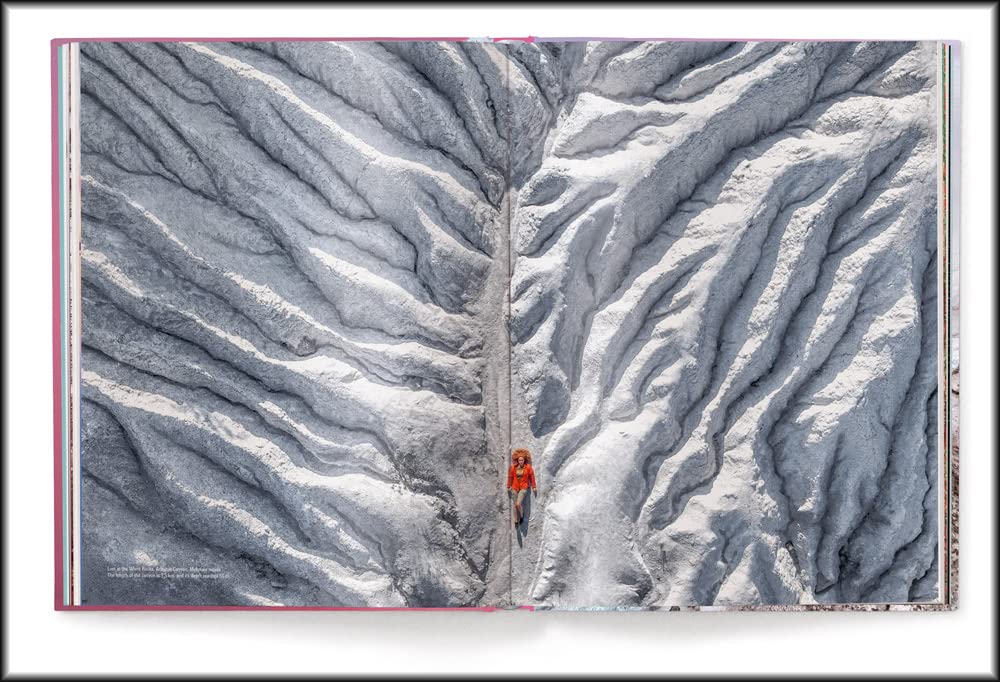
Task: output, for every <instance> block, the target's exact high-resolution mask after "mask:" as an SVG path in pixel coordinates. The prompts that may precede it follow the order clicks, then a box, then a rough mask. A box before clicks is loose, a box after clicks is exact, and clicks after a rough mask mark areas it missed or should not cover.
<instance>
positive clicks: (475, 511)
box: [82, 43, 937, 607]
mask: <svg viewBox="0 0 1000 682" xmlns="http://www.w3.org/2000/svg"><path fill="white" fill-rule="evenodd" d="M932 69H933V61H932V56H931V53H930V47H929V46H925V45H914V44H893V43H879V44H860V45H859V44H845V43H829V44H795V45H789V44H777V43H763V44H729V43H725V44H723V43H675V44H667V43H648V44H635V43H589V44H582V43H580V44H567V45H561V44H545V43H536V44H525V45H510V46H501V47H496V46H483V45H476V44H469V45H458V44H439V43H387V44H374V43H342V44H323V43H276V44H266V43H254V44H225V43H210V44H201V45H199V44H176V43H172V44H162V45H157V44H118V45H115V44H90V45H85V46H84V49H83V58H82V76H83V78H82V82H83V86H82V89H83V111H82V116H83V125H84V131H85V135H84V138H83V144H84V150H83V151H84V154H83V166H84V167H83V174H84V183H83V191H84V213H85V215H84V254H83V255H84V263H85V270H84V324H83V327H84V346H85V347H84V358H83V372H84V375H83V380H84V398H85V403H84V407H83V455H84V460H83V463H84V499H83V502H84V504H83V512H84V544H83V549H84V561H85V571H84V598H85V599H87V601H88V602H89V603H102V602H106V603H123V602H124V603H128V602H136V603H189V604H215V603H219V604H307V605H367V606H390V605H404V604H405V605H414V606H420V605H434V606H440V605H458V604H498V603H499V604H502V603H507V601H508V600H513V601H514V602H515V603H532V604H540V605H549V606H557V607H575V606H602V605H614V606H664V605H674V604H711V603H716V604H724V603H748V604H754V603H795V602H809V601H820V602H829V601H856V600H861V601H877V600H894V601H905V600H908V599H913V600H921V599H929V598H932V597H933V596H934V595H935V589H936V577H937V576H936V564H935V563H934V556H935V548H936V533H935V527H936V522H937V517H936V514H935V504H936V496H937V488H936V485H935V461H936V460H935V454H936V453H935V449H934V446H933V443H934V435H935V434H934V425H935V398H936V396H935V393H934V386H935V381H934V376H935V359H934V358H935V353H934V350H935V342H934V338H935V327H934V319H935V316H934V314H933V311H934V305H935V291H936V289H935V277H936V274H935V271H934V265H933V263H934V256H935V239H934V214H935V205H936V203H935V201H936V200H935V196H934V193H935V187H936V185H935V182H934V177H933V172H934V156H933V154H934V131H933V121H934V116H933V107H932V99H931V98H932V96H933V87H934V77H933V70H932ZM508 97H509V102H508V101H507V100H505V98H508ZM508 130H510V131H511V132H510V133H509V134H508V133H507V131H508ZM508 166H509V170H508ZM508 172H509V175H510V177H511V180H512V185H511V187H512V191H511V193H510V195H509V197H508V195H507V194H506V192H505V187H506V180H505V176H506V175H507V174H508ZM508 201H509V202H510V205H511V207H512V210H513V216H512V218H511V220H510V229H511V235H512V236H511V239H512V240H513V244H512V249H513V251H514V254H515V262H514V264H513V267H514V274H513V279H512V281H511V283H510V284H511V287H512V290H513V294H514V301H513V307H512V313H513V315H512V319H511V331H512V334H511V335H512V340H513V343H514V347H513V353H512V355H510V357H511V358H512V363H513V371H514V374H513V386H512V389H513V391H514V400H513V401H512V407H513V411H514V419H513V430H514V441H515V443H516V444H518V445H527V446H528V447H531V448H532V449H533V451H534V452H535V453H536V468H537V469H538V473H539V480H540V486H541V490H542V495H541V496H540V497H539V498H537V499H536V500H535V505H534V506H535V508H534V509H533V510H532V516H531V519H530V521H529V524H528V526H527V533H526V535H525V534H523V533H522V534H519V535H517V536H515V537H510V536H508V529H507V515H506V514H507V511H506V509H505V508H504V505H503V503H502V498H500V497H499V495H500V491H501V489H502V476H503V473H504V466H505V464H506V457H507V456H506V452H507V447H508V443H507V441H506V433H505V428H504V427H505V419H506V410H507V404H506V396H507V390H508V386H507V374H506V370H507V368H506V363H507V358H508V353H509V349H508V346H507V338H506V332H505V327H504V318H503V315H504V309H505V305H504V298H503V297H504V295H505V293H506V290H507V286H508V282H507V270H508V267H509V264H508V262H507V253H508V241H507V240H508V236H507V235H508V232H507V228H508V215H507V211H508V209H507V206H508V204H507V202H508ZM511 552H512V553H511ZM120 565H159V566H161V567H171V566H207V567H214V568H217V569H219V570H220V572H222V573H224V574H225V575H226V576H227V578H226V579H219V580H172V581H171V580H159V579H154V580H142V581H139V582H136V581H134V580H133V581H130V580H127V579H122V578H115V577H107V576H106V571H107V569H108V568H109V567H113V566H120Z"/></svg>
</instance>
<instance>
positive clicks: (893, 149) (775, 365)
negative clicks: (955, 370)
mask: <svg viewBox="0 0 1000 682" xmlns="http://www.w3.org/2000/svg"><path fill="white" fill-rule="evenodd" d="M512 49H513V50H514V52H515V53H516V55H517V61H518V68H517V69H515V70H512V73H514V72H515V71H516V73H517V74H518V75H519V76H523V77H524V79H525V81H526V82H528V83H530V84H531V87H528V86H525V88H524V92H527V93H529V94H533V101H534V102H535V103H536V107H535V108H534V109H532V108H530V107H526V106H523V105H520V104H517V102H516V100H515V106H514V107H513V112H514V118H515V121H517V119H518V116H519V115H521V116H523V117H525V120H524V121H523V122H522V127H523V128H524V129H526V130H529V129H530V130H537V131H538V133H537V137H536V141H535V147H536V149H537V154H535V155H533V156H531V157H530V158H528V157H525V159H524V165H523V166H522V167H521V168H519V169H516V172H515V173H514V175H515V186H514V187H513V192H514V196H512V198H511V202H512V211H513V214H512V215H513V217H512V243H513V249H514V253H515V261H514V264H513V280H512V291H513V314H512V340H513V355H512V357H513V360H512V367H513V372H514V380H513V386H512V393H513V395H514V396H515V400H514V401H513V402H512V404H513V406H514V409H515V419H514V425H515V426H514V428H515V433H514V441H515V442H519V443H525V444H528V445H529V447H533V449H534V450H535V451H536V452H537V453H538V455H537V457H536V467H535V468H536V470H537V471H538V475H539V485H540V487H541V490H542V495H541V496H540V497H539V498H537V499H536V500H534V509H533V511H532V517H531V521H530V523H529V526H528V529H527V531H526V533H524V534H519V535H518V537H517V539H516V547H515V553H514V564H513V581H514V582H513V595H514V600H515V601H516V602H521V603H530V604H536V605H545V606H553V607H557V608H558V607H563V608H573V607H588V606H633V607H634V606H672V605H693V604H697V605H711V604H715V605H725V604H792V603H813V602H820V603H829V602H858V601H860V602H873V601H894V602H906V601H920V600H929V599H934V598H936V596H937V563H936V559H935V557H936V549H937V512H936V509H937V494H938V489H937V484H936V480H937V478H936V457H937V448H936V446H935V433H936V399H937V396H936V392H935V386H936V327H935V319H936V312H935V306H936V303H937V301H936V277H937V276H936V268H935V258H936V230H935V219H936V182H935V168H936V163H935V130H934V125H935V121H936V117H935V114H934V111H935V110H934V100H933V98H934V88H935V75H934V73H935V72H934V58H933V45H931V44H912V43H906V44H904V43H865V44H850V43H817V44H802V43H798V44H783V43H759V44H746V43H736V44H733V43H673V44H669V43H658V44H657V43H638V44H637V43H631V44H629V43H586V44H581V43H576V44H564V45H557V44H534V45H520V46H517V47H516V48H512ZM516 80H517V78H516V77H515V76H512V83H513V82H515V81H516ZM531 117H534V118H533V119H532V118H531ZM529 119H530V120H529ZM514 127H515V128H516V127H517V124H515V126H514ZM518 396H520V400H519V399H518Z"/></svg>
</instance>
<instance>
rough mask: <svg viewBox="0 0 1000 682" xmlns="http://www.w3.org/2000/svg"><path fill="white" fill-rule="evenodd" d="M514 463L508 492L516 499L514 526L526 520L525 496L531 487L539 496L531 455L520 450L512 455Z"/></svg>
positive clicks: (508, 482)
mask: <svg viewBox="0 0 1000 682" xmlns="http://www.w3.org/2000/svg"><path fill="white" fill-rule="evenodd" d="M512 456H513V459H514V463H513V464H511V465H510V470H509V471H508V472H507V492H508V493H509V494H511V495H512V496H513V497H514V526H517V524H519V523H521V520H522V519H523V518H524V507H523V506H522V505H521V503H522V502H524V497H525V495H527V494H528V488H529V487H530V488H531V489H532V490H533V491H534V492H535V494H536V495H537V494H538V486H537V485H536V484H535V470H534V469H532V468H531V453H530V452H528V451H527V450H525V449H524V448H518V449H517V450H514V452H513V453H512Z"/></svg>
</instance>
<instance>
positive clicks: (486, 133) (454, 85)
mask: <svg viewBox="0 0 1000 682" xmlns="http://www.w3.org/2000/svg"><path fill="white" fill-rule="evenodd" d="M82 53H83V54H82V59H81V62H82V67H81V70H82V74H81V75H82V78H81V81H82V97H83V102H82V118H83V121H82V125H83V130H84V133H85V134H84V136H83V159H82V162H83V211H84V220H83V235H84V236H83V261H84V273H83V280H84V289H83V297H84V310H83V315H84V322H83V329H84V339H83V343H84V350H83V396H84V405H83V467H84V470H83V485H84V489H83V514H84V517H83V530H84V536H83V549H84V575H83V579H84V595H83V596H84V599H85V602H86V603H91V604H94V603H180V604H248V605H254V604H265V605H268V604H291V605H295V604H302V605H349V606H404V605H410V606H447V605H469V604H478V603H483V602H486V603H494V602H496V601H498V597H497V596H496V595H495V594H494V593H493V591H492V588H491V585H492V584H501V585H502V586H503V588H502V589H503V593H504V596H506V594H507V592H508V587H509V578H508V576H509V563H508V562H507V561H502V562H498V563H497V564H494V562H493V561H492V558H493V554H495V547H496V546H497V545H506V544H507V538H506V536H504V535H502V534H503V532H504V531H505V530H506V529H505V528H502V527H499V526H498V525H497V523H496V519H497V517H498V509H499V506H500V501H499V499H500V498H499V496H500V490H501V488H500V486H499V484H498V481H499V477H500V472H499V468H500V466H501V461H502V456H500V455H498V454H497V453H499V452H500V451H501V450H502V449H505V448H506V444H505V442H501V441H500V440H499V439H501V438H505V434H502V433H501V432H500V430H499V421H498V420H499V415H500V414H501V412H502V413H503V414H504V415H506V408H505V407H504V408H503V409H502V410H501V406H500V405H499V404H498V400H500V399H501V398H502V399H505V395H506V385H507V372H506V362H507V357H508V349H507V347H506V345H507V344H506V338H505V335H498V334H497V333H496V330H497V329H500V328H502V324H501V322H500V321H499V320H500V317H501V315H502V312H503V308H504V306H503V305H502V300H501V299H502V296H503V295H504V294H505V292H506V289H507V259H506V254H507V250H508V246H507V230H506V225H507V219H506V214H505V210H506V209H505V206H504V205H503V201H504V197H505V186H506V183H505V171H506V150H507V142H506V133H505V131H504V130H503V128H502V125H501V120H500V118H499V117H498V114H497V113H496V110H497V109H498V108H501V107H502V104H501V103H502V98H503V96H504V92H505V88H504V82H505V81H504V79H505V66H504V64H503V62H502V60H501V59H500V58H499V55H498V51H497V49H496V48H494V47H492V46H478V45H458V44H436V43H422V44H417V43H396V44H386V45H380V44H375V43H342V44H329V43H276V44H267V43H252V44H231V43H206V44H180V43H164V44H149V43H145V44H141V43H134V44H128V43H121V44H110V43H91V44H85V45H84V46H83V49H82ZM500 377H502V382H501V385H500V387H499V388H498V386H497V383H498V378H500ZM116 566H147V567H160V568H161V569H167V568H172V567H192V566H193V567H207V568H212V569H217V570H218V572H219V573H221V574H222V575H224V576H225V577H223V578H219V579H197V580H194V579H177V580H164V579H160V578H154V579H141V580H135V579H123V578H120V577H108V575H107V571H108V569H109V568H111V567H116ZM501 569H502V576H501V578H500V579H499V580H495V579H494V578H493V575H494V573H496V571H498V570H501Z"/></svg>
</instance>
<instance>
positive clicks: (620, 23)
mask: <svg viewBox="0 0 1000 682" xmlns="http://www.w3.org/2000/svg"><path fill="white" fill-rule="evenodd" d="M995 11H996V10H993V9H991V8H988V7H982V6H979V7H975V8H966V7H956V8H954V9H947V10H946V9H939V8H932V7H924V6H922V5H918V6H915V7H912V8H910V7H906V6H902V5H901V6H892V7H889V8H886V7H881V8H875V9H864V8H862V7H857V6H855V7H852V8H837V9H822V8H794V7H789V6H780V7H774V6H772V7H765V8H751V7H745V8H744V7H739V8H737V7H732V6H729V7H714V8H713V7H709V8H707V9H692V8H690V7H669V6H668V7H666V8H655V7H650V8H646V7H641V6H637V7H621V8H615V9H611V10H608V9H597V8H587V7H584V8H571V7H568V6H567V7H565V8H563V9H556V8H553V9H537V10H536V9H530V8H529V7H517V8H513V9H497V8H488V9H485V8H484V9H458V8H444V7H437V8H433V9H423V10H404V9H403V8H401V7H387V8H379V9H361V8H356V7H351V8H339V9H321V8H309V7H294V8H285V9H271V8H263V7H258V6H253V5H251V6H249V7H242V8H240V7H230V8H210V9H195V8H188V7H150V8H147V9H132V8H128V7H113V6H111V7H102V8H79V9H77V8H74V7H72V5H67V6H62V7H55V8H49V7H39V8H31V7H30V6H16V7H7V8H6V14H7V17H6V18H7V19H8V20H10V21H11V23H10V25H9V26H8V27H7V39H8V44H7V45H6V46H5V59H7V60H9V62H8V72H7V78H8V79H9V81H8V87H9V88H10V89H9V91H8V92H7V96H8V99H7V102H8V107H9V109H8V112H7V113H8V115H9V117H10V118H9V121H8V126H9V139H8V147H7V149H6V150H5V151H6V152H7V153H9V154H10V157H9V161H8V163H9V165H8V169H9V171H10V174H9V177H6V178H4V182H5V183H8V184H7V188H6V189H7V192H5V195H6V196H7V200H8V202H9V205H8V207H9V214H8V219H9V220H8V223H7V225H6V226H5V229H6V230H7V237H8V242H7V251H6V253H5V264H4V268H5V270H6V272H5V275H6V278H7V279H6V286H5V295H6V305H7V306H9V307H8V311H9V318H8V319H7V323H8V326H7V330H6V331H7V343H8V344H9V345H8V348H7V351H8V353H9V356H8V357H9V365H8V367H7V370H8V375H7V377H5V380H8V381H10V384H9V385H8V393H7V396H8V398H9V399H10V400H9V403H8V404H6V405H4V409H5V410H8V414H7V417H8V420H7V425H8V428H9V433H8V434H7V435H8V437H9V441H8V446H9V447H8V448H7V457H8V461H7V464H8V480H6V481H5V482H4V483H5V486H6V490H5V492H6V497H7V500H6V503H7V510H8V511H9V512H10V513H9V515H8V517H7V531H8V533H9V536H8V540H9V545H8V550H9V551H8V552H7V555H6V556H7V561H8V562H9V563H8V566H7V576H6V578H7V580H8V581H9V582H8V587H9V592H8V601H7V603H6V604H4V608H5V609H8V616H9V620H8V623H9V625H10V626H11V627H10V628H9V630H8V634H7V637H8V638H9V639H8V642H7V645H8V647H7V654H8V660H7V661H6V671H5V672H7V673H8V674H24V673H63V674H69V673H96V672H108V673H128V672H139V673H143V672H162V673H187V672H208V673H211V672H231V673H241V672H242V673H262V674H267V673H285V674H289V673H291V674H294V673H355V674H357V673H376V672H384V673H407V672H414V673H421V672H423V673H430V672H469V673H473V674H497V673H509V674H526V673H538V674H547V673H548V674H553V673H559V672H579V673H591V674H599V673H617V674H619V675H621V674H630V673H651V672H653V673H667V674H669V673H674V674H684V673H688V674H704V673H716V674H718V673H730V674H745V673H755V672H756V673H762V672H774V673H796V672H798V673H818V674H831V673H851V672H870V673H880V672H897V673H898V672H913V673H923V674H934V673H938V674H941V673H947V672H951V673H980V674H982V673H986V672H987V671H989V670H991V665H992V653H991V649H990V644H989V642H990V641H992V634H995V633H992V627H993V625H992V623H993V621H992V619H991V613H990V609H991V605H992V604H993V602H994V599H995V595H994V593H993V590H994V581H993V578H994V571H995V570H996V567H995V565H994V548H993V542H994V540H993V538H994V535H995V527H994V524H995V519H994V518H993V515H992V513H991V512H992V504H993V497H994V495H995V493H996V491H995V490H994V489H993V481H994V471H993V468H994V467H995V466H996V463H995V451H994V449H993V441H992V439H991V429H992V418H993V415H992V411H993V409H994V408H995V406H994V405H993V404H992V398H991V396H992V385H991V383H990V382H991V377H993V374H994V367H993V345H992V344H993V342H994V339H993V337H992V334H993V325H994V320H993V317H992V316H993V315H994V313H995V303H994V298H993V297H994V295H995V294H994V290H993V287H992V284H991V279H990V278H991V271H992V269H993V268H994V267H996V264H995V263H994V262H993V254H994V246H993V240H994V239H995V223H994V221H993V218H994V217H995V214H994V213H993V210H994V207H995V203H994V202H995V195H994V190H993V187H994V184H995V182H996V178H995V177H994V175H993V170H994V167H993V160H992V158H991V154H992V153H993V150H994V146H995V140H994V131H993V126H994V122H993V120H992V119H991V117H995V115H996V112H995V111H994V110H993V108H992V102H993V98H994V91H993V88H994V87H995V86H994V80H995V77H996V74H995V67H994V66H993V62H994V59H995V53H994V52H993V51H994V49H995V46H993V45H992V44H991V36H990V26H991V25H992V24H993V22H994V21H995V16H991V12H995ZM527 34H532V35H541V36H551V37H555V36H564V37H568V36H605V37H636V38H639V37H670V38H674V37H676V38H680V37H698V38H747V39H752V38H764V37H767V38H787V39H808V38H823V37H829V38H855V39H866V38H880V39H941V38H945V39H958V40H961V41H962V64H963V67H964V71H963V73H962V83H963V92H962V103H961V116H962V121H961V123H962V130H963V140H962V152H961V164H962V168H961V172H962V188H961V226H962V236H961V250H962V253H961V260H960V262H961V277H962V286H961V291H962V308H963V314H962V316H961V318H962V320H961V321H962V329H961V358H962V369H963V375H962V387H961V388H962V406H961V436H962V437H961V444H962V454H961V457H962V459H961V578H960V602H961V607H960V609H959V610H958V611H957V612H954V613H867V614H856V613H796V614H749V613H546V612H538V613H534V614H532V613H526V612H497V613H455V612H444V613H442V612H437V613H427V612H422V613H405V612H404V613H400V612H394V613H371V612H367V613H330V612H285V613H274V612H271V613H254V612H221V613H220V612H178V613H134V612H129V613H56V612H54V611H53V610H52V600H53V597H52V586H53V575H52V563H53V559H52V505H53V500H52V449H51V448H52V437H51V425H52V407H51V395H52V389H51V385H52V384H51V369H50V368H51V347H50V339H51V328H50V324H51V322H50V308H49V306H50V295H51V292H50V255H51V254H50V215H49V214H50V208H49V207H50V195H49V187H50V167H49V163H50V142H49V140H50V133H49V125H50V124H49V106H50V102H49V83H50V80H49V41H50V40H51V39H52V38H55V37H112V36H114V37H139V36H142V37H146V36H153V37H207V36H219V37H223V36H224V37H249V36H273V37H304V36H323V37H334V36H343V37H347V36H465V35H473V36H485V35H491V36H524V35H527ZM994 674H995V673H994Z"/></svg>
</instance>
